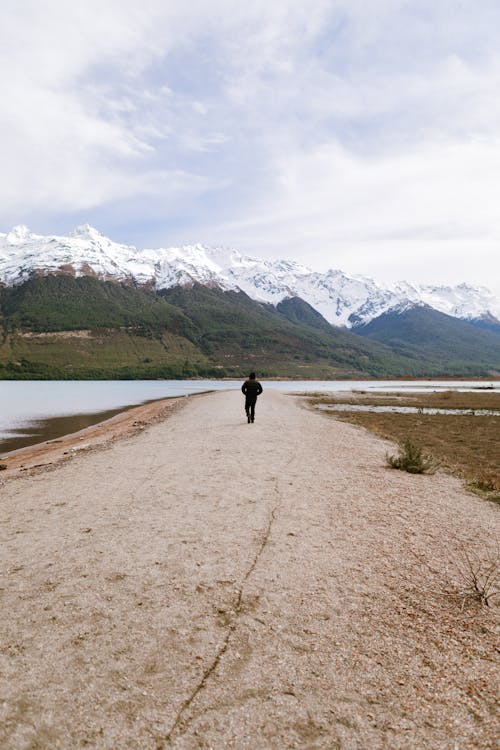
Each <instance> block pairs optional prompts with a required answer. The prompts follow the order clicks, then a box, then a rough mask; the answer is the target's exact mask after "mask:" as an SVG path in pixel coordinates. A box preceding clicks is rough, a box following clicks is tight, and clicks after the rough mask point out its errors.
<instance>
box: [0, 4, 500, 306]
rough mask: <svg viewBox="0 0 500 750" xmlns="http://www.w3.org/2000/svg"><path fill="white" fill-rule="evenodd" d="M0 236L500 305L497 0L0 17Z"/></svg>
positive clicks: (93, 10)
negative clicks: (196, 248) (270, 265)
mask: <svg viewBox="0 0 500 750" xmlns="http://www.w3.org/2000/svg"><path fill="white" fill-rule="evenodd" d="M0 20H1V23H0V91H1V107H0V159H1V165H2V172H1V180H0V217H1V222H0V223H1V226H0V231H8V230H9V229H10V228H11V227H12V226H13V225H14V224H19V223H23V224H27V225H28V226H29V227H30V228H31V229H32V230H33V231H35V232H39V233H41V234H51V233H54V234H64V233H66V232H68V231H70V230H71V229H73V228H74V227H75V226H76V225H77V224H81V223H84V222H88V223H90V224H93V225H94V226H96V227H97V228H98V229H99V230H100V231H101V232H103V233H104V234H106V235H108V236H110V237H111V238H113V239H115V240H117V241H121V242H127V243H134V244H136V245H138V246H139V247H160V246H162V247H165V246H169V245H176V244H187V243H192V242H203V243H206V244H224V245H231V246H234V247H236V248H238V249H240V250H241V251H244V252H248V253H251V254H254V255H257V256H261V257H268V258H272V257H285V258H293V259H296V260H299V261H301V262H304V263H306V264H307V265H310V266H312V267H313V268H316V269H318V270H324V269H326V268H331V267H333V268H341V269H343V270H344V271H346V272H350V273H360V274H364V275H368V276H372V277H375V278H376V279H378V280H380V281H393V280H397V279H402V278H406V279H408V280H414V281H423V282H429V281H438V282H448V283H456V282H459V281H469V282H473V283H482V284H485V285H487V286H489V287H490V288H493V289H495V291H497V292H498V293H499V294H500V95H499V94H500V45H499V44H498V29H499V28H500V3H499V2H498V0H310V2H308V3H306V2H304V1H303V0H297V1H296V0H273V2H269V0H252V2H249V1H248V0H187V1H186V0H85V2H84V1H83V0H74V2H67V0H2V3H1V9H0Z"/></svg>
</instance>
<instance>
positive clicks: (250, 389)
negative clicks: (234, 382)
mask: <svg viewBox="0 0 500 750" xmlns="http://www.w3.org/2000/svg"><path fill="white" fill-rule="evenodd" d="M241 391H242V393H244V394H245V396H246V397H247V399H248V400H249V401H251V400H255V401H256V400H257V396H259V395H260V394H261V393H262V386H261V384H260V383H259V381H258V380H245V382H244V383H243V385H242V386H241Z"/></svg>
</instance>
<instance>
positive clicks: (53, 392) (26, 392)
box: [0, 380, 500, 454]
mask: <svg viewBox="0 0 500 750" xmlns="http://www.w3.org/2000/svg"><path fill="white" fill-rule="evenodd" d="M241 382H242V381H240V380H238V381H231V380H224V381H221V380H130V381H129V380H117V381H110V380H107V381H94V380H81V381H75V380H64V381H56V380H51V381H34V380H19V381H0V454H1V453H6V452H8V451H11V450H15V449H17V448H23V447H25V446H28V445H34V444H36V443H40V442H43V441H45V440H54V439H56V438H58V437H61V436H62V435H67V434H69V433H72V432H76V431H77V430H81V429H83V428H84V427H89V426H90V425H92V424H96V423H97V422H101V421H102V420H104V419H108V418H110V417H112V416H114V415H115V414H117V413H118V412H120V411H123V410H125V409H127V408H131V407H133V406H138V405H140V404H144V403H147V402H148V401H155V400H157V399H162V398H169V397H173V396H186V395H189V394H194V393H202V392H205V391H215V390H226V389H235V388H240V386H241ZM263 385H264V388H273V389H275V390H280V391H283V392H285V393H308V392H309V393H312V392H316V393H317V392H322V393H329V392H332V393H335V392H338V391H351V390H362V391H367V392H373V391H378V392H384V391H406V392H410V391H413V392H419V391H420V392H421V391H443V390H460V391H471V390H478V389H485V388H487V389H488V390H489V391H494V392H500V383H499V382H498V381H496V382H492V383H489V382H481V383H479V382H477V381H470V382H464V381H432V380H426V381H400V380H399V381H398V380H359V381H355V380H322V381H312V380H306V381H268V380H264V381H263Z"/></svg>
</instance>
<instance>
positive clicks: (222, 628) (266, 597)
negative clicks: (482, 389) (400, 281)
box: [0, 392, 499, 750]
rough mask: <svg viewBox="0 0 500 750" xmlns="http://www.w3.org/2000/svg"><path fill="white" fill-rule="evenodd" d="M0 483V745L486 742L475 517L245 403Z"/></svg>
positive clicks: (492, 531)
mask: <svg viewBox="0 0 500 750" xmlns="http://www.w3.org/2000/svg"><path fill="white" fill-rule="evenodd" d="M183 403H184V404H185V406H184V408H182V409H180V408H176V409H173V413H172V414H171V416H170V417H169V418H168V419H165V420H163V421H157V422H156V423H154V424H151V425H150V426H148V427H146V428H145V429H143V430H142V431H139V432H138V433H136V434H135V435H133V436H131V437H125V438H123V439H122V440H120V441H114V442H112V443H108V445H107V446H104V447H102V448H101V449H99V450H95V449H94V450H90V451H88V452H87V451H78V452H75V453H74V454H72V458H71V459H69V460H68V456H66V460H65V461H64V462H63V463H62V464H59V465H55V467H54V465H52V466H51V467H49V469H50V470H47V469H45V470H43V469H38V470H37V471H36V472H35V473H34V474H33V475H31V476H27V475H22V476H21V477H20V478H17V479H12V480H7V481H5V482H4V484H3V486H2V487H1V488H0V514H1V548H0V556H1V567H2V578H1V580H0V635H1V641H0V747H2V749H3V750H27V749H28V748H29V749H30V750H35V749H36V750H40V749H43V750H45V749H49V748H50V750H59V749H60V750H71V749H72V748H83V747H88V748H106V749H110V750H111V748H112V749H113V750H125V749H128V748H134V749H137V750H150V749H151V750H159V749H160V748H169V747H173V748H241V749H242V750H243V749H244V750H247V749H248V750H259V749H260V748H262V749H265V748H276V749H277V750H278V749H279V750H281V749H282V748H328V749H332V748H342V749H343V750H344V749H345V750H351V749H352V750H355V749H358V748H359V749H363V750H364V749H369V750H377V748H391V749H392V748H408V749H410V748H412V749H413V748H414V749H418V750H420V749H421V748H429V749H431V748H432V750H437V749H440V748H446V749H447V750H462V749H463V750H465V749H467V750H468V749H469V748H481V750H486V749H487V748H494V747H496V746H497V745H496V740H497V739H498V730H499V725H498V721H497V718H498V717H497V715H496V714H495V688H496V675H497V674H498V671H497V667H498V660H497V659H496V657H497V656H498V650H496V649H495V626H496V625H498V616H497V615H498V608H496V607H485V606H479V605H477V604H476V603H475V602H474V601H472V600H471V599H470V598H469V597H465V598H464V597H463V596H461V594H460V591H461V589H462V588H463V582H462V581H461V578H460V574H459V572H458V569H459V567H460V566H461V565H462V562H461V560H462V558H463V554H464V551H466V552H467V553H468V554H469V556H471V557H472V558H473V559H476V558H477V559H482V560H487V559H488V558H489V557H490V556H491V555H492V554H493V553H494V551H495V550H494V547H495V540H496V539H497V538H498V526H499V524H498V508H497V507H495V506H494V505H492V504H489V503H487V502H485V501H483V500H481V499H479V498H477V497H475V496H474V495H471V494H469V493H468V492H466V491H465V490H464V489H463V488H462V486H461V484H460V483H459V482H458V480H456V479H454V478H452V477H449V476H446V475H440V474H438V475H434V476H414V475H408V474H405V473H402V472H397V471H391V470H390V469H387V468H386V467H385V462H384V456H385V452H386V450H387V448H388V447H389V448H390V447H391V446H388V445H387V444H386V443H384V442H382V441H381V440H379V439H377V438H375V437H373V436H371V435H369V434H368V433H367V432H365V431H363V430H361V429H360V428H357V427H353V426H352V425H349V424H346V423H342V422H337V421H335V420H334V419H333V418H331V417H329V416H326V415H323V414H318V413H313V412H312V411H310V410H308V409H306V408H304V407H303V405H302V404H303V402H302V401H301V400H300V399H297V398H293V397H287V396H283V395H281V394H278V393H274V392H265V393H264V394H263V395H262V396H261V397H260V399H259V402H258V410H257V421H256V423H255V424H253V425H248V424H246V422H245V421H244V419H243V418H242V417H243V416H244V414H243V410H242V401H241V394H239V393H238V392H222V393H216V394H210V395H205V396H202V397H197V398H190V399H185V400H184V401H183Z"/></svg>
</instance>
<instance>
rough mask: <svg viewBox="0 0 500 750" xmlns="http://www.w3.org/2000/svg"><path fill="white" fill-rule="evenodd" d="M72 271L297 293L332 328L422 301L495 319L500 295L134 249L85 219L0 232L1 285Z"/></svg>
mask: <svg viewBox="0 0 500 750" xmlns="http://www.w3.org/2000/svg"><path fill="white" fill-rule="evenodd" d="M52 273H70V274H74V275H76V276H81V275H92V276H96V277H97V278H99V279H103V280H108V279H112V280H116V281H125V282H130V283H133V284H136V285H138V286H148V287H150V288H154V289H165V288H169V287H172V286H177V285H189V284H192V283H194V282H199V283H201V284H206V285H209V286H218V287H220V288H222V289H224V290H228V289H241V290H242V291H244V292H246V294H248V296H249V297H251V298H252V299H254V300H257V301H260V302H267V303H270V304H273V305H277V304H278V303H279V302H281V301H282V300H283V299H286V298H289V297H301V298H302V299H303V300H305V301H306V302H308V303H309V304H310V305H311V306H312V307H314V308H315V309H316V310H317V311H318V312H320V313H321V314H322V315H323V317H324V318H326V320H328V321H329V322H330V323H332V324H333V325H336V326H345V327H348V328H350V327H355V326H359V325H363V324H365V323H368V322H370V321H371V320H373V319H374V318H376V317H378V316H379V315H381V314H382V313H385V312H387V311H388V310H391V309H393V308H400V309H401V307H403V308H404V307H407V306H408V305H409V304H417V305H421V304H424V305H428V306H429V307H433V308H434V309H436V310H439V311H440V312H444V313H446V314H447V315H451V316H453V317H457V318H462V319H465V320H476V319H482V318H483V319H488V320H491V319H495V320H500V300H499V299H497V298H495V296H494V295H493V294H492V292H490V291H489V290H488V289H486V288H484V287H475V286H471V285H469V284H460V285H458V286H454V287H448V286H429V285H417V284H411V283H408V282H400V283H398V284H394V285H382V284H378V283H376V282H375V281H373V280H372V279H369V278H364V277H362V276H353V275H349V274H346V273H344V272H342V271H339V270H330V271H327V272H326V273H318V272H316V271H312V270H311V269H309V268H307V267H305V266H302V265H300V264H298V263H295V262H293V261H287V260H263V259H260V258H253V257H250V256H247V255H242V254H241V253H239V252H238V251H237V250H234V249H230V248H223V247H206V246H204V245H201V244H197V245H188V246H184V247H170V248H159V249H155V250H153V249H143V250H141V249H138V248H136V247H134V246H133V245H123V244H119V243H116V242H113V241H112V240H110V239H108V238H107V237H104V236H103V235H102V234H100V232H98V231H97V229H94V228H93V227H91V226H89V225H88V224H85V225H83V226H80V227H77V229H75V230H74V231H73V232H71V233H70V234H69V235H68V236H47V237H45V236H41V235H37V234H34V233H32V232H30V230H29V229H28V228H27V227H24V226H17V227H14V229H12V230H11V231H10V232H9V233H8V234H1V233H0V283H3V284H6V285H8V286H12V285H15V284H21V283H23V282H24V281H26V280H27V279H28V278H30V277H31V276H33V275H34V274H39V275H46V274H52Z"/></svg>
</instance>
